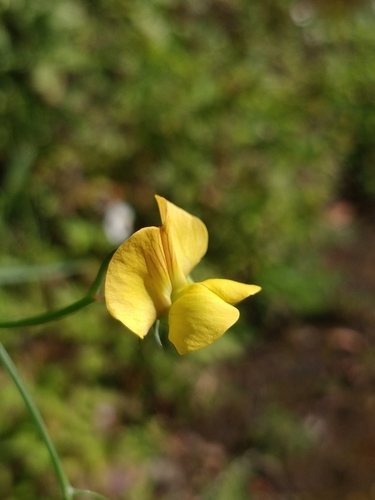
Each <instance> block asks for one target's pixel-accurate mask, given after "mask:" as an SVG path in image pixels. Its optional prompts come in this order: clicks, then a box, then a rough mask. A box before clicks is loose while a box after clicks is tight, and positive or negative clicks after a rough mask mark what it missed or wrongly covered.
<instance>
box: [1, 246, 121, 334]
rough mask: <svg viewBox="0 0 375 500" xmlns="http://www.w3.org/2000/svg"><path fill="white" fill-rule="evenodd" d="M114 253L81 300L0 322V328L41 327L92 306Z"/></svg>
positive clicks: (101, 267)
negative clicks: (26, 316) (65, 305)
mask: <svg viewBox="0 0 375 500" xmlns="http://www.w3.org/2000/svg"><path fill="white" fill-rule="evenodd" d="M113 254H114V251H113V252H111V253H110V254H109V255H107V257H106V258H105V259H104V260H103V262H102V264H101V266H100V268H99V271H98V274H97V275H96V278H95V281H94V283H93V284H92V286H91V288H90V290H89V292H88V293H87V295H85V296H84V297H83V298H82V299H80V300H78V301H77V302H74V303H73V304H70V305H69V306H67V307H63V308H62V309H58V310H57V311H48V312H45V313H42V314H38V315H36V316H31V317H29V318H22V319H18V320H10V321H0V328H18V327H21V326H32V325H41V324H43V323H48V322H49V321H53V320H55V319H60V318H62V317H64V316H67V315H68V314H72V313H74V312H76V311H79V310H80V309H83V308H84V307H86V306H88V305H89V304H92V303H93V302H96V301H97V297H96V296H97V294H98V292H99V290H100V286H101V283H102V280H103V276H104V274H105V272H106V270H107V267H108V264H109V261H110V260H111V258H112V255H113Z"/></svg>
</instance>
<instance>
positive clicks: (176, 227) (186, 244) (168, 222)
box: [155, 196, 208, 286]
mask: <svg viewBox="0 0 375 500" xmlns="http://www.w3.org/2000/svg"><path fill="white" fill-rule="evenodd" d="M155 198H156V201H157V202H158V205H159V210H160V215H161V220H162V223H163V226H162V228H161V229H162V230H164V231H165V234H166V238H167V239H168V242H169V246H170V245H172V247H173V252H174V254H175V258H176V261H177V262H178V265H179V266H180V268H181V270H182V272H183V274H184V276H188V275H189V274H190V272H191V271H192V269H193V268H194V267H195V266H196V265H197V264H198V262H199V261H200V260H201V258H202V257H203V256H204V255H205V253H206V252H207V246H208V231H207V228H206V226H205V225H204V223H203V222H202V221H201V220H200V219H198V217H194V215H190V214H189V213H188V212H186V211H185V210H182V208H179V207H177V206H176V205H174V204H173V203H171V202H169V201H167V200H166V199H165V198H162V197H161V196H155ZM167 251H168V250H167ZM181 285H182V284H180V285H179V286H181ZM176 286H178V285H176Z"/></svg>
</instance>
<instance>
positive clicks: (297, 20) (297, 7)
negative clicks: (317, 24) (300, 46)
mask: <svg viewBox="0 0 375 500" xmlns="http://www.w3.org/2000/svg"><path fill="white" fill-rule="evenodd" d="M289 13H290V17H291V18H292V21H293V22H294V24H296V25H297V26H306V25H307V24H309V23H310V22H311V21H312V19H313V18H314V16H315V10H314V7H313V6H312V4H311V3H310V2H309V1H308V0H301V1H300V2H297V3H295V4H294V5H293V6H292V7H291V9H290V11H289Z"/></svg>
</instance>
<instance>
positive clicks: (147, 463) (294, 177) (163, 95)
mask: <svg viewBox="0 0 375 500" xmlns="http://www.w3.org/2000/svg"><path fill="white" fill-rule="evenodd" d="M374 27H375V13H374V7H373V4H371V2H367V1H364V0H363V1H362V0H356V1H355V2H353V1H352V2H349V0H330V1H328V2H325V1H323V0H299V1H295V0H267V1H260V0H257V1H253V2H250V1H247V0H234V1H233V0H231V1H229V0H188V1H181V0H147V1H145V0H105V1H104V0H90V1H88V0H75V1H74V2H73V1H70V0H57V1H54V2H51V1H48V0H34V1H32V2H29V1H26V0H11V1H10V0H0V113H1V120H0V189H1V192H0V209H1V214H2V217H1V219H0V229H1V235H2V247H1V259H2V260H1V266H2V267H1V268H0V282H1V284H2V287H1V290H0V299H1V300H0V314H1V317H2V318H4V319H8V318H18V317H21V316H27V315H33V314H36V313H38V312H42V311H44V310H46V309H52V308H57V307H60V306H63V305H66V304H68V303H70V302H73V301H74V300H77V299H79V298H80V297H81V296H82V295H83V294H84V293H85V290H87V288H88V286H89V285H90V284H91V280H92V279H93V277H94V276H95V272H96V270H97V268H98V266H99V264H100V261H101V260H102V259H103V258H104V256H105V255H106V254H107V253H108V252H109V251H110V250H111V244H110V243H109V242H108V241H107V240H106V239H105V236H104V233H103V231H102V227H101V225H102V220H103V215H104V213H105V211H106V208H107V207H108V205H109V204H110V203H111V202H113V201H116V200H119V199H126V200H127V202H129V203H130V204H131V205H132V206H134V208H135V209H136V213H137V227H141V226H144V225H150V224H158V223H159V222H158V216H157V211H156V204H155V202H154V199H153V195H154V193H158V194H160V195H163V196H166V197H167V198H168V199H170V200H171V201H173V202H175V203H176V204H178V205H179V206H181V207H184V208H185V209H187V210H188V211H190V212H192V213H195V214H196V215H198V216H200V217H201V218H202V219H203V220H204V222H205V223H206V224H207V226H208V229H209V233H210V247H209V252H208V255H207V257H206V258H205V260H204V261H203V262H202V264H201V265H200V266H199V268H198V269H197V271H196V278H197V279H201V278H206V277H209V276H212V277H215V276H222V277H230V278H232V279H238V280H241V281H245V282H254V283H257V284H260V285H261V286H262V287H263V291H262V293H261V294H260V295H259V296H256V297H255V298H254V300H249V301H248V302H246V303H244V304H243V305H242V306H241V311H242V317H241V321H240V323H239V324H238V325H237V326H236V327H235V328H233V329H232V331H231V332H230V333H228V334H227V335H225V336H224V337H223V338H222V339H221V340H220V341H218V342H217V343H216V344H214V345H212V346H210V347H209V348H206V349H204V350H202V351H201V352H197V353H196V354H193V355H191V356H188V357H184V358H179V357H177V355H176V354H175V353H174V351H173V349H172V348H171V347H168V346H166V347H165V349H164V350H163V351H160V350H158V348H157V346H156V344H155V342H154V340H153V338H152V336H149V337H150V338H147V339H146V340H145V341H144V342H143V343H142V347H141V348H140V347H139V345H138V343H137V340H136V339H135V338H134V337H133V336H132V335H130V334H128V333H127V332H124V329H123V328H122V327H121V326H120V325H119V324H117V323H115V322H114V321H113V320H112V319H111V318H110V317H109V316H108V314H107V312H106V310H105V307H104V305H102V304H101V305H97V306H91V307H90V308H88V309H87V310H84V311H81V312H79V313H77V314H76V315H74V316H72V317H69V318H66V319H64V320H63V321H61V322H58V323H52V324H50V325H45V326H43V327H37V328H25V329H22V330H19V331H18V330H17V331H3V332H1V336H2V340H3V341H4V343H5V345H6V346H7V348H8V349H9V351H10V352H11V354H12V355H13V357H14V359H15V361H16V363H17V365H18V366H20V369H21V371H22V373H23V374H24V376H25V379H26V381H27V382H28V384H29V386H30V387H31V390H32V392H33V393H34V394H35V397H36V400H37V402H38V404H39V406H40V409H41V411H42V413H43V415H44V417H45V419H46V422H47V425H48V427H49V429H50V430H51V434H52V437H53V439H54V441H55V442H56V444H57V447H58V449H59V451H60V453H61V455H62V458H63V461H64V464H65V467H66V469H67V472H68V475H69V477H70V478H71V480H72V482H73V483H74V484H75V485H76V486H77V487H90V488H91V489H98V490H101V491H103V493H105V494H107V495H108V496H110V497H112V498H118V499H122V498H123V499H125V498H126V499H127V500H128V499H130V500H132V499H135V498H137V499H139V498H142V499H143V500H148V499H157V498H163V499H168V498H171V499H172V498H176V497H177V496H178V497H179V498H181V500H184V499H191V498H193V497H194V498H196V495H199V494H202V495H203V496H202V498H205V495H206V496H207V498H213V496H212V495H214V497H215V498H219V499H220V500H225V499H231V498H234V497H236V498H239V499H240V498H263V497H261V495H262V494H263V493H264V491H268V489H267V488H269V482H267V480H266V479H267V477H269V476H272V477H274V476H275V475H276V477H279V476H280V471H279V469H281V470H284V469H285V470H286V469H288V467H289V465H288V464H289V461H290V460H293V457H294V456H295V455H296V456H298V455H299V454H300V453H301V452H302V451H303V450H306V449H307V448H309V446H313V445H312V444H311V436H310V434H309V432H307V431H306V429H305V424H304V423H303V422H302V423H301V422H300V421H299V418H298V417H297V416H296V415H295V413H294V412H295V411H297V412H298V411H301V409H300V408H299V405H298V402H295V401H294V402H293V403H292V402H291V401H290V400H289V399H288V398H286V397H283V398H281V400H280V401H278V398H277V397H276V396H275V395H274V394H273V395H272V394H271V395H270V396H269V398H268V397H267V398H265V399H263V396H262V394H260V396H259V397H260V401H261V403H259V407H258V406H257V408H258V410H257V412H255V413H259V414H253V413H252V412H251V411H250V410H249V412H248V413H247V409H246V408H247V406H246V405H247V404H250V403H249V401H248V399H249V398H250V399H251V396H249V395H248V390H249V388H248V387H247V386H246V384H245V385H241V384H239V386H236V385H234V384H233V383H231V382H230V381H226V380H224V382H223V381H221V378H222V374H223V373H224V374H225V373H226V376H227V377H228V378H229V379H230V377H229V376H228V374H227V372H226V370H232V371H233V372H234V373H236V366H237V364H238V363H240V364H241V363H245V362H246V360H247V359H248V356H250V355H251V354H249V352H248V350H247V349H246V348H247V347H248V346H249V345H250V344H251V343H252V342H254V339H259V338H261V335H264V334H265V333H267V332H269V331H273V330H275V331H276V332H277V333H278V334H279V333H280V325H283V324H284V322H285V321H286V320H287V321H290V322H292V323H293V322H297V323H298V322H300V321H303V320H304V319H305V318H307V317H309V318H311V317H313V316H315V317H318V316H319V317H322V316H324V315H327V314H328V313H330V312H332V311H335V314H338V315H340V314H341V315H345V311H347V310H348V309H350V310H352V308H353V303H354V302H355V300H356V299H353V296H354V295H355V294H354V292H355V291H356V290H357V288H356V287H355V286H354V287H353V286H350V287H349V293H348V297H349V298H346V299H345V295H344V294H343V292H340V291H341V290H343V289H344V288H343V284H342V278H340V275H339V273H338V272H337V270H338V267H337V265H336V263H337V262H336V259H335V258H333V259H332V258H329V256H330V255H331V254H330V252H331V250H332V248H337V246H341V247H342V248H348V244H349V243H348V242H350V241H351V240H352V239H353V235H355V231H356V230H355V228H353V224H352V222H353V217H354V215H359V216H361V217H362V218H363V220H365V221H366V220H368V221H372V222H373V217H374V210H375V170H374V168H373V161H374V158H375V146H374V141H373V131H374V125H375V109H374V107H375V104H374V103H375V87H374V84H373V83H374V81H375V60H374V57H373V54H374V51H375V39H374V36H373V33H374ZM364 245H365V246H366V243H365V244H364ZM25 266H26V267H25ZM358 289H360V290H362V291H363V289H361V288H360V287H359V288H358ZM365 292H366V290H365V291H364V293H365ZM366 293H367V292H366ZM366 297H367V296H366ZM352 299H353V300H352ZM356 304H357V302H356ZM356 307H357V308H361V307H362V308H363V302H362V303H361V305H357V306H356ZM366 311H370V308H369V307H367V309H366ZM368 316H370V313H368ZM258 342H259V340H258ZM370 352H372V351H370ZM366 366H367V365H366ZM228 367H229V368H228ZM262 369H263V370H266V369H267V368H266V367H265V366H262ZM366 370H367V368H366ZM366 370H365V371H366ZM272 373H275V372H272ZM366 373H367V372H366ZM0 375H1V382H2V383H1V387H2V392H1V397H0V409H1V414H2V415H3V417H2V419H0V439H1V447H0V484H1V495H2V499H4V500H15V499H20V498H28V499H30V500H33V499H39V500H43V499H50V498H57V495H58V492H57V489H56V484H55V480H54V478H53V477H52V475H51V474H52V471H51V467H50V465H49V462H48V457H47V456H46V452H45V450H44V449H43V446H42V445H41V443H40V442H39V440H38V438H37V436H36V435H35V433H34V429H33V427H32V425H31V423H30V420H29V418H28V416H27V415H26V413H25V410H24V409H23V407H22V404H21V402H20V399H19V396H18V395H17V393H16V391H15V389H14V388H13V387H12V386H11V384H10V382H9V381H8V380H7V378H6V376H5V374H4V373H1V374H0ZM253 376H254V377H255V379H256V376H257V375H256V374H253ZM297 378H298V377H297ZM318 379H319V378H318ZM240 380H242V379H241V377H240ZM319 380H320V379H319ZM366 380H367V379H366ZM266 385H267V384H265V386H266ZM308 387H309V390H310V387H311V385H309V386H308ZM327 387H329V388H330V389H329V390H332V391H335V390H336V389H335V387H336V386H335V384H334V383H333V384H331V385H330V384H328V383H327ZM219 389H220V390H219ZM253 389H254V388H251V390H253ZM327 390H328V389H327ZM222 391H223V392H222ZM319 391H321V392H324V391H323V389H321V388H320V387H318V388H317V387H315V385H313V389H312V393H313V394H314V395H316V393H319ZM271 392H272V390H271ZM335 394H336V393H335ZM314 397H315V396H314ZM244 401H247V403H244ZM254 404H255V403H254ZM369 404H370V403H369ZM231 406H232V407H233V408H234V409H235V410H236V411H237V417H239V418H240V420H241V419H245V420H246V424H243V426H242V427H241V426H239V427H238V428H241V429H242V430H243V434H242V435H237V434H236V432H235V428H236V427H237V423H236V422H232V423H231V424H228V422H227V421H226V420H225V418H224V415H226V416H227V418H228V419H229V416H230V414H231V413H230V411H229V412H228V411H227V413H226V412H225V409H227V410H228V409H229V408H230V407H231ZM255 406H256V405H255ZM370 406H371V405H370ZM245 407H246V408H245ZM368 411H370V410H368ZM302 413H303V412H302ZM211 421H215V422H217V424H215V425H214V426H216V425H217V432H216V433H213V431H212V429H210V423H211ZM231 426H232V427H233V429H232V428H231ZM211 427H212V424H211ZM250 428H251V429H252V431H251V432H250V431H249V429H250ZM210 440H211V441H212V442H210ZM241 440H242V441H241ZM214 443H219V444H216V445H214ZM215 446H216V447H215ZM249 449H251V450H252V451H251V453H255V455H256V458H254V455H251V454H250V455H248V454H247V452H248V450H249ZM254 450H255V452H254ZM280 457H281V458H280ZM270 462H271V465H270ZM287 462H288V463H287ZM249 464H250V465H249ZM275 464H276V465H275ZM283 468H284V469H283ZM275 469H278V471H279V472H277V473H275V474H273V473H270V472H269V471H270V470H272V471H274V470H275ZM259 470H261V472H262V473H261V474H259ZM231 471H232V472H231ZM264 471H266V472H264ZM281 475H282V474H281ZM285 475H286V476H290V471H289V472H288V473H285ZM233 478H235V479H233ZM276 482H277V481H276ZM283 487H285V485H284V483H282V486H280V488H281V489H282V488H283ZM286 488H288V486H286ZM218 492H219V493H218ZM319 494H320V493H319ZM319 494H318V496H317V497H313V496H310V497H309V498H323V497H322V496H319ZM246 495H247V496H246ZM306 498H307V497H306ZM332 498H336V497H335V496H332ZM337 498H340V499H341V498H344V497H343V496H342V495H341V496H340V494H339V495H338V496H337Z"/></svg>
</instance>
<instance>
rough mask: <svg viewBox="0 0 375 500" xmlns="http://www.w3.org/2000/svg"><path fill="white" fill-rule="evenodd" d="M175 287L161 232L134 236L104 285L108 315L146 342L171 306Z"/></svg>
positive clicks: (118, 253) (119, 253)
mask: <svg viewBox="0 0 375 500" xmlns="http://www.w3.org/2000/svg"><path fill="white" fill-rule="evenodd" d="M171 291H172V286H171V282H170V279H169V275H168V270H167V265H166V262H165V257H164V252H163V246H162V242H161V237H160V230H159V228H156V227H147V228H144V229H141V230H140V231H137V232H136V233H134V234H133V235H132V236H131V237H130V238H129V239H128V240H126V241H125V242H124V243H123V244H122V245H121V246H120V247H119V248H118V249H117V251H116V252H115V254H114V256H113V257H112V259H111V261H110V263H109V266H108V270H107V276H106V282H105V299H106V304H107V308H108V311H109V312H110V313H111V314H112V316H114V317H115V318H116V319H118V320H120V321H121V322H122V323H123V324H124V325H125V326H126V327H127V328H129V330H131V331H132V332H134V333H136V334H137V335H139V336H140V337H141V338H143V337H144V336H145V335H146V333H147V332H148V330H149V329H150V327H151V325H152V324H153V323H154V322H155V320H156V318H157V317H159V316H162V315H163V314H165V312H166V311H167V310H168V308H169V306H170V304H171V299H170V296H171Z"/></svg>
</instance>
